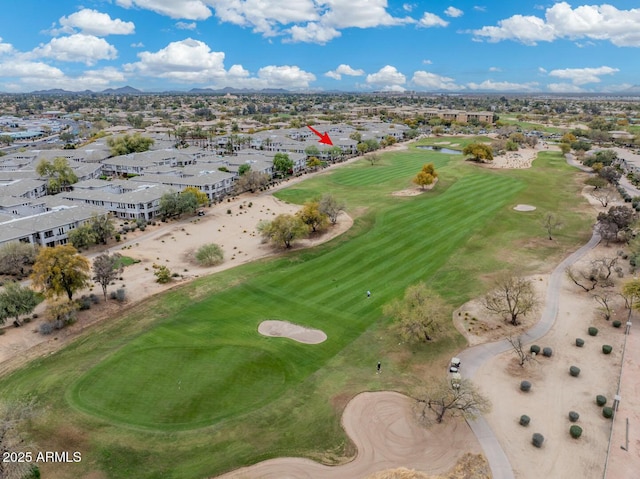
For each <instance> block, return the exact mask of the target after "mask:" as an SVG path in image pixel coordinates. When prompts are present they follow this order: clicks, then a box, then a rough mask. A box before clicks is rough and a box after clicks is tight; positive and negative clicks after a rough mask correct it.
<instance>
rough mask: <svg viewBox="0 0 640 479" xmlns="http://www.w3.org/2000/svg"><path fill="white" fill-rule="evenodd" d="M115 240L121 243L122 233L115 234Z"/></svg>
mask: <svg viewBox="0 0 640 479" xmlns="http://www.w3.org/2000/svg"><path fill="white" fill-rule="evenodd" d="M115 238H116V241H117V242H118V243H119V242H120V233H116V234H115Z"/></svg>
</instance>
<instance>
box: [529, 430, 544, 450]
mask: <svg viewBox="0 0 640 479" xmlns="http://www.w3.org/2000/svg"><path fill="white" fill-rule="evenodd" d="M543 442H544V436H543V435H542V434H540V433H538V432H536V433H534V434H533V436H532V437H531V443H532V444H533V445H534V446H536V447H542V443H543Z"/></svg>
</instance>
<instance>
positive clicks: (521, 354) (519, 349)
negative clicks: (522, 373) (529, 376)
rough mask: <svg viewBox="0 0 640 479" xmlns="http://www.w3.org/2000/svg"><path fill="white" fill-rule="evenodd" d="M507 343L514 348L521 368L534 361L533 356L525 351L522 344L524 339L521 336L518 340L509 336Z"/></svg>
mask: <svg viewBox="0 0 640 479" xmlns="http://www.w3.org/2000/svg"><path fill="white" fill-rule="evenodd" d="M507 341H508V342H509V344H510V345H511V347H512V348H513V352H514V353H515V354H516V356H518V364H519V365H520V367H521V368H523V367H524V365H525V364H526V362H527V361H531V360H533V356H531V354H529V353H528V352H527V351H526V350H525V348H524V345H523V344H522V338H521V337H520V336H518V337H517V338H514V337H513V336H509V337H508V338H507Z"/></svg>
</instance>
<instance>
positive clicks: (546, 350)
mask: <svg viewBox="0 0 640 479" xmlns="http://www.w3.org/2000/svg"><path fill="white" fill-rule="evenodd" d="M542 355H543V356H544V357H545V358H550V357H551V356H552V355H553V350H552V349H551V348H544V349H543V350H542Z"/></svg>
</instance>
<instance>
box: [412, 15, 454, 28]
mask: <svg viewBox="0 0 640 479" xmlns="http://www.w3.org/2000/svg"><path fill="white" fill-rule="evenodd" d="M418 25H420V26H421V27H427V28H429V27H446V26H447V25H449V22H447V21H446V20H443V19H442V18H440V17H439V16H438V15H436V14H435V13H429V12H424V15H422V18H421V19H420V21H419V22H418Z"/></svg>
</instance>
